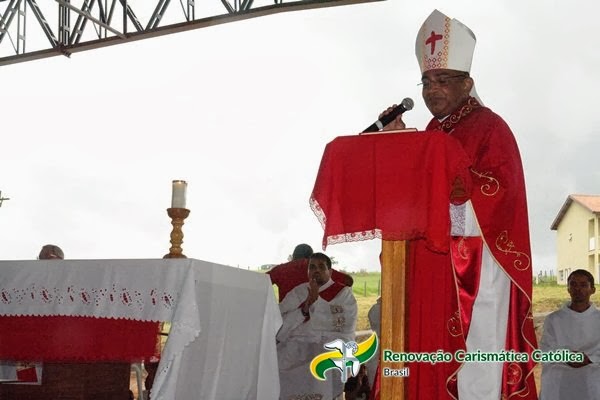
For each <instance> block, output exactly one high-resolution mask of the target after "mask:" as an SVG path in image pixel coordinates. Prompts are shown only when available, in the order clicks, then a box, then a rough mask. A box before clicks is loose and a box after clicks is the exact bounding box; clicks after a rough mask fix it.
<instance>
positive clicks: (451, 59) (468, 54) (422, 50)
mask: <svg viewBox="0 0 600 400" xmlns="http://www.w3.org/2000/svg"><path fill="white" fill-rule="evenodd" d="M475 41H476V39H475V34H474V33H473V32H472V31H471V30H470V29H469V28H468V27H467V26H466V25H464V24H463V23H462V22H460V21H458V20H456V19H450V18H449V17H447V16H446V15H444V14H443V13H441V12H440V11H438V10H434V11H433V12H432V13H431V14H430V15H429V17H427V19H426V20H425V22H423V25H421V29H419V34H418V35H417V41H416V43H415V54H416V55H417V60H418V61H419V67H420V68H421V73H424V72H425V71H429V70H432V69H452V70H456V71H465V72H471V62H472V60H473V51H474V50H475Z"/></svg>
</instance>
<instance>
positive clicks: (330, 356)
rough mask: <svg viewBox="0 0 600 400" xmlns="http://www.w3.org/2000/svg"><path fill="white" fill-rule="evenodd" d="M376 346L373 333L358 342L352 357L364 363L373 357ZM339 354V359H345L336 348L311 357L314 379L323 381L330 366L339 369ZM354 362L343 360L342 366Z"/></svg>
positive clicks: (311, 369)
mask: <svg viewBox="0 0 600 400" xmlns="http://www.w3.org/2000/svg"><path fill="white" fill-rule="evenodd" d="M377 346H378V341H377V335H376V334H375V333H373V334H372V335H371V336H370V337H369V338H368V339H367V340H365V341H364V342H362V343H359V344H358V348H357V350H356V352H355V353H354V357H355V358H356V359H357V360H358V362H359V363H360V364H364V363H366V362H367V361H369V360H370V359H371V357H373V356H374V355H375V353H376V352H377ZM340 356H342V358H341V359H343V360H345V358H343V354H341V352H340V351H338V350H334V351H328V352H326V353H322V354H319V355H318V356H316V357H315V358H313V360H312V361H311V363H310V372H311V374H312V375H313V376H314V377H315V378H316V379H318V380H320V381H324V380H325V379H326V378H325V372H326V371H328V370H330V369H332V368H337V369H340V366H339V361H340ZM336 361H337V362H336ZM354 362H356V361H355V360H353V361H350V360H349V361H347V362H345V364H346V365H345V366H344V367H350V368H351V367H352V366H353V363H354Z"/></svg>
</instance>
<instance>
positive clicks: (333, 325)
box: [277, 253, 358, 400]
mask: <svg viewBox="0 0 600 400" xmlns="http://www.w3.org/2000/svg"><path fill="white" fill-rule="evenodd" d="M279 307H280V310H281V315H282V317H283V325H282V326H281V329H280V330H279V332H278V334H277V356H278V361H279V379H280V387H281V394H280V399H281V400H332V399H335V398H338V396H341V395H342V393H343V390H344V382H342V380H341V375H340V374H339V371H337V370H329V371H328V372H326V380H325V381H320V380H318V379H316V378H315V377H313V376H312V374H311V372H310V362H311V361H312V359H313V358H314V357H316V356H317V355H319V354H321V353H324V352H327V351H331V350H328V349H326V348H325V347H324V344H326V343H329V342H332V341H334V340H336V339H339V340H342V341H343V342H344V343H347V342H350V341H353V340H354V333H355V328H356V316H357V310H358V308H357V305H356V299H355V298H354V295H353V294H352V288H350V287H346V286H343V285H341V284H339V283H335V282H334V281H333V280H332V279H331V259H330V258H329V257H328V256H327V255H325V254H323V253H315V254H313V255H312V256H311V258H310V259H309V263H308V271H307V282H306V283H303V284H300V285H298V286H296V287H295V288H294V289H293V290H292V291H290V292H289V293H288V294H287V295H286V296H285V298H284V299H283V300H282V301H281V303H280V304H279Z"/></svg>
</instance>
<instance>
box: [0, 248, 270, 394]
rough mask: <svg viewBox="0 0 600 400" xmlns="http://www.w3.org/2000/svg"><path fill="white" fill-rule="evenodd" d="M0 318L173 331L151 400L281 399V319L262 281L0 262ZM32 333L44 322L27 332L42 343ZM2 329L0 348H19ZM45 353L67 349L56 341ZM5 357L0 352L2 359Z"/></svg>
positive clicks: (205, 266) (132, 265) (103, 264)
mask: <svg viewBox="0 0 600 400" xmlns="http://www.w3.org/2000/svg"><path fill="white" fill-rule="evenodd" d="M0 316H3V317H21V318H22V317H26V319H28V320H29V321H33V320H35V318H33V317H47V318H40V321H43V320H46V323H47V321H49V320H52V319H53V318H58V319H59V320H62V321H65V323H69V322H68V321H71V322H74V324H75V325H74V326H78V324H80V325H81V321H84V320H88V322H89V321H91V320H94V319H99V321H102V320H105V321H106V320H108V321H110V323H114V324H115V326H118V325H119V322H123V320H125V321H129V323H131V324H133V325H135V324H136V323H141V322H143V321H146V322H148V323H150V325H153V324H155V323H156V322H158V321H164V322H171V331H170V334H169V337H168V340H167V343H166V345H165V348H164V350H163V352H162V355H161V359H160V364H159V367H158V373H157V375H156V378H155V381H154V386H153V388H152V394H151V398H152V399H153V400H184V399H195V398H198V399H199V398H202V399H214V400H222V399H242V398H260V399H277V398H278V397H279V386H278V385H277V384H276V383H275V382H276V381H277V380H275V381H273V377H277V374H278V368H277V351H276V345H275V335H276V333H277V330H278V329H279V327H280V325H281V316H280V314H279V309H278V307H277V304H276V302H275V297H274V293H273V290H272V287H271V284H270V281H269V278H268V277H267V276H266V275H264V274H259V273H255V272H250V271H245V270H240V269H237V268H231V267H227V266H224V265H218V264H213V263H209V262H205V261H200V260H193V259H170V260H64V261H58V260H51V261H43V260H39V261H0ZM81 317H84V318H81ZM127 324H128V322H125V324H122V326H123V325H127ZM83 325H85V324H83ZM40 327H41V328H43V327H44V322H42V323H41V324H40V325H39V326H38V327H37V328H34V327H33V326H32V325H29V328H30V329H37V330H38V331H39V333H40V335H41V336H42V337H43V336H44V332H43V329H40ZM2 328H3V329H2V330H1V331H0V343H3V342H4V341H5V340H10V343H13V344H14V343H17V342H18V340H15V337H14V335H13V333H12V332H11V331H10V330H7V329H5V326H4V325H3V326H2ZM88 328H89V326H88ZM112 332H113V333H114V330H113V331H112ZM154 332H155V331H154ZM94 335H95V334H94V333H92V337H94ZM123 335H124V332H121V334H120V336H123ZM152 335H154V333H153V334H152ZM120 336H119V335H117V336H114V337H112V340H115V341H118V340H120ZM7 343H8V342H7ZM46 345H47V346H48V347H53V346H54V347H59V348H65V346H67V347H68V346H69V345H70V344H69V343H64V342H63V341H62V339H60V340H59V339H56V338H54V340H50V341H48V342H46ZM18 346H21V347H25V346H23V344H21V345H18ZM36 346H38V345H36ZM86 346H87V349H88V350H89V348H90V344H89V343H88V344H86ZM37 348H38V349H42V347H37ZM91 348H93V346H91ZM56 350H57V349H53V350H50V351H49V352H50V353H54V354H56V353H57V352H56ZM10 351H13V350H11V349H7V348H3V346H2V345H0V359H7V358H6V357H5V356H6V355H8V353H9V352H10ZM39 351H41V352H42V353H41V354H43V353H44V352H45V351H48V350H43V349H42V350H39ZM93 353H94V351H92V352H91V355H92V357H90V354H88V355H87V356H84V358H85V359H86V360H90V358H94V355H93ZM14 356H16V354H12V355H11V357H9V358H12V357H14ZM96 356H97V354H96ZM21 360H25V359H21ZM33 361H40V359H39V358H37V359H36V360H33Z"/></svg>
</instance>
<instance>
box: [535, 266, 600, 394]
mask: <svg viewBox="0 0 600 400" xmlns="http://www.w3.org/2000/svg"><path fill="white" fill-rule="evenodd" d="M567 285H568V291H569V296H571V302H570V303H569V304H566V305H565V306H564V307H563V308H561V309H560V310H557V311H554V312H553V313H551V314H549V315H548V316H547V317H546V319H545V321H544V333H543V335H542V342H541V345H540V348H541V350H542V351H544V352H551V351H557V350H562V349H566V350H570V351H571V352H573V353H576V354H578V355H579V357H580V361H568V360H564V362H555V363H543V364H542V393H541V397H540V399H541V400H571V399H598V398H600V310H598V309H597V308H596V307H594V305H593V304H592V303H591V302H590V297H591V296H592V295H593V294H594V293H596V287H595V286H594V276H593V275H592V274H590V273H589V272H588V271H586V270H584V269H578V270H575V271H573V272H571V274H570V275H569V278H568V279H567Z"/></svg>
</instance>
